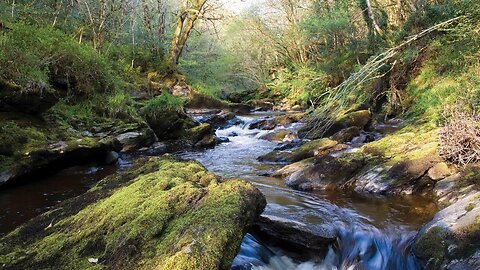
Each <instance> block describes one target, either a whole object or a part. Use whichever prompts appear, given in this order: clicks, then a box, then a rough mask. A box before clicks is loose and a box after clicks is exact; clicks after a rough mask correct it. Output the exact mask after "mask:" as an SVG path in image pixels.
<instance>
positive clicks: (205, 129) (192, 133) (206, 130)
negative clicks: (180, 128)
mask: <svg viewBox="0 0 480 270" xmlns="http://www.w3.org/2000/svg"><path fill="white" fill-rule="evenodd" d="M207 135H213V128H212V126H211V125H210V124H207V123H203V124H201V125H199V126H196V127H193V128H191V129H189V130H187V137H188V139H189V140H191V141H192V142H193V144H195V143H197V142H199V141H200V140H202V139H203V138H204V137H205V136H207Z"/></svg>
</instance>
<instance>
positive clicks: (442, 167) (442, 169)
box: [428, 162, 452, 181]
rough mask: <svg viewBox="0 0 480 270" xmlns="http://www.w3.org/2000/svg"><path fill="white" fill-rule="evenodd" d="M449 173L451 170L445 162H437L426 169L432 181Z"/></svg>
mask: <svg viewBox="0 0 480 270" xmlns="http://www.w3.org/2000/svg"><path fill="white" fill-rule="evenodd" d="M451 174H452V172H451V171H450V169H449V168H448V165H447V163H445V162H439V163H437V164H435V165H434V166H433V167H431V168H430V169H429V170H428V177H430V179H432V180H434V181H438V180H441V179H444V178H445V177H447V176H449V175H451Z"/></svg>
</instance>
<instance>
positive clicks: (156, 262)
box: [0, 158, 266, 270]
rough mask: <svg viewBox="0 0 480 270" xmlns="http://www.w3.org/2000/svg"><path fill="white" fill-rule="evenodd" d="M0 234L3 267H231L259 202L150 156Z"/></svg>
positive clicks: (246, 189) (248, 188)
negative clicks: (135, 167) (127, 169)
mask: <svg viewBox="0 0 480 270" xmlns="http://www.w3.org/2000/svg"><path fill="white" fill-rule="evenodd" d="M143 163H144V165H143V166H142V167H140V168H138V169H136V170H133V171H129V172H126V173H123V174H120V175H115V176H112V177H109V178H106V179H105V180H103V181H101V182H100V183H99V184H98V185H97V186H95V187H93V188H92V189H91V190H89V191H88V192H87V193H86V194H84V195H81V196H79V197H77V198H73V199H70V200H67V201H65V202H63V203H61V204H60V205H58V206H57V207H56V208H55V209H53V210H52V211H50V212H47V213H45V214H43V215H41V216H39V217H37V218H34V219H33V220H31V221H29V222H28V223H26V224H25V225H23V226H22V227H20V228H18V229H17V230H15V231H13V232H12V233H10V234H8V235H7V236H5V237H3V238H1V239H0V243H1V245H0V265H2V267H3V268H4V269H185V270H187V269H188V270H190V269H230V265H231V262H232V260H233V258H234V256H235V255H236V254H237V252H238V250H239V247H240V243H241V241H242V238H243V236H244V233H245V232H246V229H247V227H248V226H249V225H250V224H251V223H252V222H253V220H254V219H255V218H256V217H257V216H258V215H259V214H260V213H261V212H262V211H263V208H264V207H265V204H266V202H265V199H264V197H263V196H262V194H261V193H260V191H259V190H258V189H257V188H255V187H254V186H253V185H251V184H249V183H248V182H245V181H243V180H239V179H231V180H221V179H220V178H219V177H217V176H215V175H213V174H211V173H209V172H207V171H206V170H205V168H204V167H203V166H201V165H200V164H199V163H197V162H193V161H190V162H179V161H176V160H174V159H172V158H152V159H150V160H149V161H148V162H143Z"/></svg>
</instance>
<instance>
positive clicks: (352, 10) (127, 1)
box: [0, 0, 480, 120]
mask: <svg viewBox="0 0 480 270" xmlns="http://www.w3.org/2000/svg"><path fill="white" fill-rule="evenodd" d="M479 5H480V4H479V3H478V1H475V0H453V1H447V0H405V1H394V0H266V1H263V2H259V3H257V4H256V5H253V6H252V7H251V8H250V9H246V10H243V11H241V12H240V11H238V12H233V11H231V10H229V9H227V8H226V4H225V2H224V1H219V0H206V1H204V0H195V1H193V0H184V1H169V0H120V1H112V0H101V1H91V0H83V1H66V0H48V1H3V2H2V3H0V13H1V14H0V15H1V18H2V24H3V25H4V27H2V30H1V35H0V47H1V48H2V50H1V51H0V79H2V80H6V81H8V82H10V83H13V84H16V85H20V86H22V87H24V88H25V89H32V90H35V89H37V90H38V89H40V90H46V89H50V91H53V90H52V89H56V90H55V91H57V90H58V89H60V88H61V89H67V90H68V91H67V93H63V92H62V93H60V94H61V95H62V96H63V97H66V98H67V100H68V98H69V97H71V96H78V95H79V96H88V95H92V94H98V93H105V94H107V95H108V96H109V98H108V100H109V104H111V106H112V107H114V108H112V110H111V111H112V112H113V114H116V112H117V111H120V110H122V108H123V107H125V108H126V107H128V106H129V104H131V103H132V100H131V99H130V96H131V95H132V93H133V92H135V91H137V90H149V89H148V85H149V84H148V80H149V78H148V74H152V73H155V74H161V76H160V78H161V79H162V78H163V79H165V78H169V77H172V76H173V77H175V76H174V75H172V74H176V73H183V74H185V75H186V76H185V78H186V80H187V82H188V83H189V84H190V85H191V86H193V88H194V89H195V90H196V91H198V92H200V93H203V94H206V95H208V96H211V97H214V98H221V99H229V100H232V101H237V102H238V101H247V100H248V99H259V98H269V99H273V100H274V101H276V102H277V103H284V104H286V105H287V107H288V106H293V105H300V106H302V107H304V108H311V109H312V110H313V109H315V108H318V106H322V104H324V103H322V99H324V98H325V96H327V95H328V93H329V92H330V91H332V89H335V88H336V87H338V86H339V85H340V84H342V82H345V81H346V80H348V78H349V77H351V74H355V72H358V71H359V70H361V68H362V67H363V66H365V65H366V64H368V63H369V61H370V60H372V59H374V57H375V56H377V55H379V54H381V53H382V52H385V51H387V50H388V49H390V48H393V47H395V46H397V45H399V44H401V43H402V42H404V41H405V40H406V39H408V37H411V36H412V35H415V34H418V33H420V32H422V31H423V30H425V29H428V28H429V27H432V26H434V25H436V24H439V23H442V22H444V21H447V20H449V19H452V18H455V17H462V19H461V20H459V21H456V22H455V23H453V24H450V25H448V27H447V26H446V27H444V28H441V29H437V30H436V31H434V32H432V33H430V34H429V35H426V36H425V37H422V38H421V39H419V40H417V41H415V42H413V43H412V44H409V45H408V46H405V48H402V50H401V52H400V53H399V54H398V55H396V56H395V57H394V58H392V59H390V61H388V63H385V65H384V66H383V67H382V69H380V70H378V72H377V73H378V74H372V78H373V79H372V80H367V81H366V83H365V84H362V85H361V86H360V87H359V88H358V89H355V91H353V89H352V92H351V94H350V95H346V97H344V98H345V99H346V98H348V102H346V104H350V105H352V104H357V105H359V104H362V103H369V105H371V106H372V107H377V108H376V109H377V110H379V111H382V112H384V113H386V114H389V115H396V114H401V113H406V114H408V115H409V116H412V117H420V116H422V115H426V116H428V117H429V118H431V119H435V120H438V119H440V118H441V115H440V111H441V110H442V108H441V106H442V104H443V103H444V100H445V99H447V100H455V99H457V98H458V97H467V99H468V98H470V97H471V98H473V99H476V96H477V95H476V91H477V90H476V89H477V88H476V86H477V85H478V82H477V80H478V79H477V78H478V76H477V75H478V68H477V66H478V51H479V50H478V47H479V45H478V44H480V43H479V42H478V39H479V23H478V18H479V17H480V16H478V15H479V14H478V13H479V12H480V7H479ZM13 60H14V61H13ZM472 74H473V75H472ZM380 75H381V76H380ZM377 76H378V77H377ZM465 90H467V93H463V92H465ZM158 94H161V92H159V93H158ZM168 100H172V101H174V99H168ZM175 102H176V101H175ZM344 103H345V102H344ZM175 104H176V103H174V104H171V105H172V106H176V105H175ZM350 105H349V106H350ZM115 106H116V108H115ZM343 109H344V111H346V110H348V109H349V108H343Z"/></svg>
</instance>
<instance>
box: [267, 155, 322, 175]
mask: <svg viewBox="0 0 480 270" xmlns="http://www.w3.org/2000/svg"><path fill="white" fill-rule="evenodd" d="M314 161H315V158H307V159H304V160H301V161H298V162H295V163H292V164H289V165H286V166H284V167H282V168H281V169H278V170H277V171H275V172H274V173H273V174H272V175H271V176H273V177H287V176H290V175H292V174H294V173H296V172H298V171H300V170H304V169H306V168H307V167H308V166H311V165H313V164H314Z"/></svg>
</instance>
